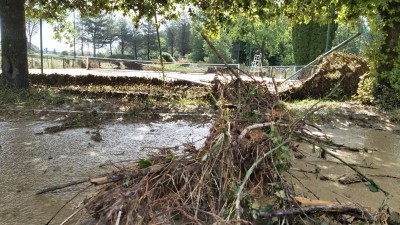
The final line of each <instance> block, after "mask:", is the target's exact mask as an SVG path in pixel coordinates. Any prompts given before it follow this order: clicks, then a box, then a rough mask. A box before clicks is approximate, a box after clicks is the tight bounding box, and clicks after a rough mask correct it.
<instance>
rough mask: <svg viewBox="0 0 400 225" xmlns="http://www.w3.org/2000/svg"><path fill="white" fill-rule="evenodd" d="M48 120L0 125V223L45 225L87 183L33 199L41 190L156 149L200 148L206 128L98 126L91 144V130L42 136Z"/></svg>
mask: <svg viewBox="0 0 400 225" xmlns="http://www.w3.org/2000/svg"><path fill="white" fill-rule="evenodd" d="M56 124H57V123H55V122H49V121H29V120H28V121H17V122H0V145H1V149H0V171H1V182H0V202H1V204H0V224H1V225H24V224H38V225H40V224H43V225H44V224H46V223H47V221H48V220H49V219H50V218H51V217H52V216H53V215H54V214H55V213H56V212H57V210H58V209H59V208H60V207H61V206H62V205H63V204H64V203H65V202H66V201H68V200H69V199H70V198H71V197H73V196H74V195H75V193H77V192H78V191H79V190H82V189H83V188H84V187H85V186H86V185H85V184H84V185H79V186H75V187H71V188H66V189H63V190H61V191H57V192H55V193H49V194H44V195H35V193H36V192H37V191H39V190H41V189H44V188H47V187H50V186H54V185H59V184H65V183H68V182H70V181H74V180H79V179H83V178H88V177H94V176H96V175H100V174H104V173H107V172H110V171H112V170H113V169H114V170H115V169H116V168H115V167H113V166H112V165H111V164H107V162H109V161H112V162H119V161H126V160H135V159H140V158H145V157H146V155H147V154H148V153H149V152H152V151H156V149H157V148H164V147H175V146H177V148H179V146H181V145H182V144H183V143H187V142H194V143H195V145H196V146H197V147H200V146H201V145H202V143H203V142H204V137H205V136H206V135H207V134H208V131H209V126H210V124H207V123H199V122H191V121H190V120H177V121H172V122H171V121H170V122H166V121H162V120H154V121H145V122H137V123H132V124H125V123H119V122H114V123H107V124H104V125H101V126H100V129H99V132H100V135H101V138H102V141H101V142H96V141H93V140H92V136H93V133H94V132H96V129H89V128H79V129H68V130H66V131H62V132H59V133H55V134H48V133H44V134H42V132H43V131H44V129H45V128H46V127H49V126H53V125H56ZM86 194H88V193H84V194H83V195H81V196H80V197H79V198H77V199H76V200H75V201H73V202H72V203H71V204H69V205H68V206H67V207H66V208H65V210H63V211H62V213H60V215H59V216H58V217H57V218H55V220H54V221H53V222H52V223H51V224H59V223H61V222H62V221H63V220H64V219H65V218H66V217H67V216H69V215H70V214H71V213H72V212H73V210H74V206H76V205H77V204H78V203H79V202H80V201H81V200H82V199H83V198H84V196H85V195H86Z"/></svg>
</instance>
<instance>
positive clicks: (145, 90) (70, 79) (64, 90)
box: [29, 74, 207, 100]
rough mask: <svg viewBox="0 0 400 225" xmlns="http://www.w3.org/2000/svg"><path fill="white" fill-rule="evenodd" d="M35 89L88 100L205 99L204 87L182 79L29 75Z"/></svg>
mask: <svg viewBox="0 0 400 225" xmlns="http://www.w3.org/2000/svg"><path fill="white" fill-rule="evenodd" d="M29 81H30V83H31V84H33V85H35V86H36V87H39V88H40V87H45V88H51V89H54V90H56V91H58V92H59V93H61V94H67V95H80V96H86V97H88V98H119V99H121V98H129V99H131V98H133V99H139V100H145V99H180V98H193V99H203V98H206V97H207V96H206V91H205V86H204V85H202V84H199V83H194V82H190V81H185V80H167V81H165V80H161V79H159V78H147V77H132V76H99V75H76V76H74V75H66V74H50V75H42V74H30V75H29Z"/></svg>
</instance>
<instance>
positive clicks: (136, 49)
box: [135, 44, 138, 60]
mask: <svg viewBox="0 0 400 225" xmlns="http://www.w3.org/2000/svg"><path fill="white" fill-rule="evenodd" d="M135 59H136V60H137V59H138V57H137V45H136V44H135Z"/></svg>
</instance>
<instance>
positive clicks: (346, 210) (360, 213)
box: [258, 205, 374, 222]
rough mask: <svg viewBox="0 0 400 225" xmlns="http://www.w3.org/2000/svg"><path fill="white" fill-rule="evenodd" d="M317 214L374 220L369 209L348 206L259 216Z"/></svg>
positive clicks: (313, 208) (323, 207)
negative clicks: (344, 215) (335, 214)
mask: <svg viewBox="0 0 400 225" xmlns="http://www.w3.org/2000/svg"><path fill="white" fill-rule="evenodd" d="M317 213H340V214H348V215H352V216H356V217H360V218H363V219H365V220H367V221H369V222H371V221H373V220H374V218H373V216H372V215H371V213H370V212H369V211H368V210H367V209H364V208H360V207H354V206H348V205H322V206H321V205H319V206H308V207H302V208H290V209H286V210H275V211H272V212H260V213H258V216H259V217H262V218H271V217H286V216H297V215H309V214H317Z"/></svg>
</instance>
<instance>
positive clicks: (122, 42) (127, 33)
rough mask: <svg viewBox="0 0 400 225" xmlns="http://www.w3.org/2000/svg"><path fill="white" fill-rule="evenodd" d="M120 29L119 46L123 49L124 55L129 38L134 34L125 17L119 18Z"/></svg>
mask: <svg viewBox="0 0 400 225" xmlns="http://www.w3.org/2000/svg"><path fill="white" fill-rule="evenodd" d="M118 31H119V33H118V39H119V47H120V49H121V54H122V55H124V54H125V49H126V45H127V43H128V41H129V38H130V37H131V36H132V35H133V34H132V30H131V29H130V28H129V25H128V22H127V21H126V19H125V18H124V17H121V18H119V19H118Z"/></svg>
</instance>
